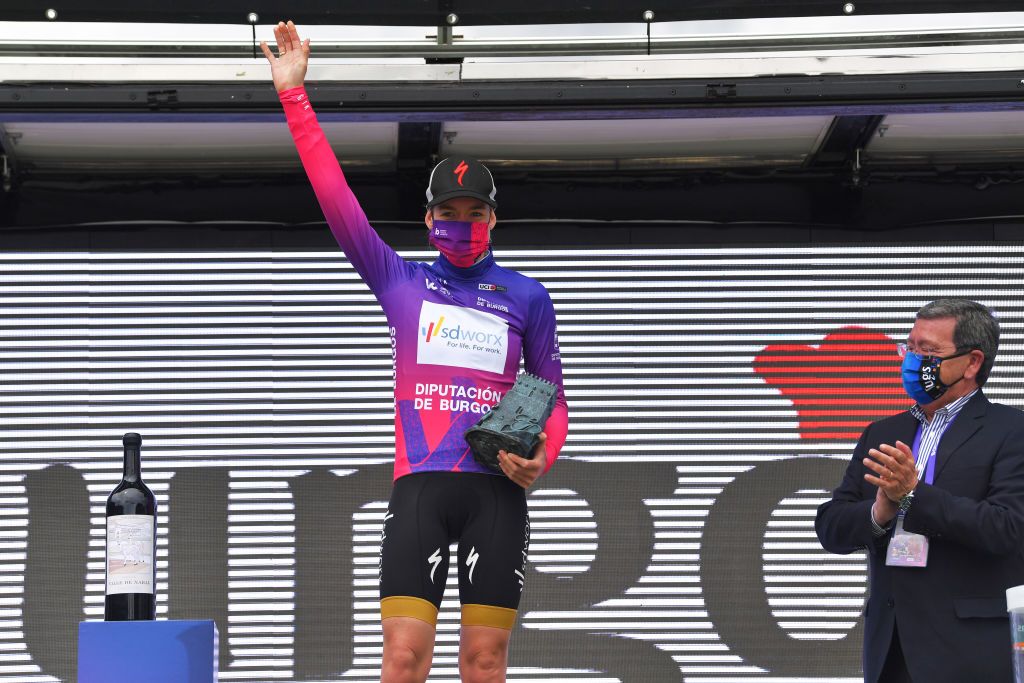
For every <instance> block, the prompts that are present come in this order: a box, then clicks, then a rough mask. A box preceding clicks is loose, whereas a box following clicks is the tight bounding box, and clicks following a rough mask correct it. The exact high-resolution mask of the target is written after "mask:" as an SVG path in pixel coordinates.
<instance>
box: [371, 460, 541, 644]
mask: <svg viewBox="0 0 1024 683" xmlns="http://www.w3.org/2000/svg"><path fill="white" fill-rule="evenodd" d="M454 541H458V543H459V546H458V548H459V549H458V553H457V555H456V557H457V558H458V563H459V568H458V569H459V601H460V602H461V603H462V624H463V625H482V626H494V627H497V628H504V629H511V628H512V626H513V624H514V623H515V619H516V609H517V608H518V607H519V595H520V593H522V590H523V581H524V573H525V571H526V550H527V546H528V545H529V543H530V521H529V517H528V515H527V511H526V491H525V490H524V489H523V488H522V487H521V486H519V485H518V484H516V483H515V482H513V481H511V480H510V479H508V478H506V477H502V476H497V475H493V474H481V473H476V472H420V473H416V474H407V475H405V476H404V477H400V478H399V479H397V480H396V481H395V485H394V488H393V489H392V490H391V500H390V502H389V503H388V510H387V513H386V514H385V516H384V530H383V533H382V536H381V552H380V602H381V618H382V619H386V618H388V617H396V616H404V617H413V618H416V619H420V620H422V621H426V622H428V623H430V624H434V625H436V624H437V611H438V609H439V608H440V606H441V597H442V595H443V594H444V587H445V581H446V580H447V578H448V556H449V550H448V546H449V545H450V544H451V543H452V542H454Z"/></svg>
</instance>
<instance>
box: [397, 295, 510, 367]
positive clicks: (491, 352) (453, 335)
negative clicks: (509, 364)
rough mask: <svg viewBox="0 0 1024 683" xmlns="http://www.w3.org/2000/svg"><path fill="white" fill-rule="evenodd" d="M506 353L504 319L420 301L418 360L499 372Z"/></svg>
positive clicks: (505, 323)
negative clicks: (421, 304)
mask: <svg viewBox="0 0 1024 683" xmlns="http://www.w3.org/2000/svg"><path fill="white" fill-rule="evenodd" d="M507 356H508V323H507V322H506V321H505V320H503V319H501V318H499V317H498V316H496V315H493V314H491V313H486V312H484V311H480V310H476V309H473V308H463V307H462V306H449V305H447V304H435V303H432V302H430V301H424V302H423V307H422V308H421V309H420V334H419V341H418V343H417V345H416V362H417V363H419V364H421V365H424V364H427V365H448V366H451V367H456V368H471V369H474V370H484V371H485V372H497V373H501V372H504V371H505V359H506V357H507Z"/></svg>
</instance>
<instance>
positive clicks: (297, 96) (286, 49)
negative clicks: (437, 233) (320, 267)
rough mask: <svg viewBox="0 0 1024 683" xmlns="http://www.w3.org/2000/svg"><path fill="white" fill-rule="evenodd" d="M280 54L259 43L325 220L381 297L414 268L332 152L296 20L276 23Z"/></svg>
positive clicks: (306, 45) (353, 264)
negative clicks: (374, 219)
mask: <svg viewBox="0 0 1024 683" xmlns="http://www.w3.org/2000/svg"><path fill="white" fill-rule="evenodd" d="M274 38H275V39H276V40H277V49H278V56H277V57H275V56H274V54H273V52H271V50H270V48H269V47H268V46H267V44H266V43H265V42H261V43H260V48H262V50H263V54H264V55H265V56H266V58H267V61H268V62H270V71H271V75H272V76H273V79H274V87H275V88H276V89H277V93H278V96H279V97H280V99H281V104H282V106H283V107H284V112H285V116H286V117H287V119H288V129H289V130H290V131H291V134H292V138H293V139H294V140H295V146H296V147H297V148H298V151H299V158H300V159H301V160H302V166H303V168H304V169H305V170H306V175H307V176H308V177H309V181H310V183H312V185H313V192H314V193H315V194H316V198H317V201H318V202H319V203H320V208H321V209H322V210H323V212H324V217H325V218H326V219H327V224H328V225H329V226H330V228H331V232H332V233H333V234H334V238H335V239H336V240H337V241H338V245H339V246H340V247H341V249H342V251H344V252H345V256H347V257H348V260H349V261H350V262H351V263H352V266H353V267H354V268H355V269H356V272H358V273H359V275H360V276H361V277H362V278H363V280H364V281H365V282H366V284H367V285H368V286H369V287H370V289H371V290H372V291H373V292H374V294H377V295H378V296H379V295H380V294H382V293H384V292H385V291H387V290H388V289H390V288H391V287H392V286H393V285H394V284H397V283H398V282H401V281H403V280H405V279H406V278H408V277H409V274H410V273H411V267H410V266H409V264H407V263H406V262H405V261H404V260H403V259H402V258H401V257H400V256H399V255H398V254H396V253H395V251H394V250H393V249H392V248H391V247H389V246H388V245H387V244H386V243H385V242H384V241H383V240H382V239H381V238H380V236H379V235H377V233H376V231H375V230H374V229H373V228H372V227H371V226H370V223H369V222H368V221H367V220H366V215H365V214H364V213H363V210H362V208H361V207H360V206H359V202H358V200H356V197H355V195H354V194H353V193H352V190H351V188H349V186H348V182H346V180H345V174H344V173H342V171H341V165H340V164H339V163H338V159H337V158H336V157H335V156H334V151H333V150H332V149H331V146H330V144H329V143H328V142H327V138H326V136H325V135H324V132H323V129H321V128H320V124H319V122H318V121H317V119H316V114H315V113H314V112H313V107H312V105H311V104H310V103H309V97H308V96H307V94H306V89H305V87H304V85H303V82H304V79H305V77H306V68H307V66H308V64H309V39H308V38H307V39H306V40H301V39H300V38H299V32H298V30H297V29H296V28H295V24H293V23H292V22H290V21H289V22H288V23H287V24H284V23H279V24H278V25H277V26H276V27H274Z"/></svg>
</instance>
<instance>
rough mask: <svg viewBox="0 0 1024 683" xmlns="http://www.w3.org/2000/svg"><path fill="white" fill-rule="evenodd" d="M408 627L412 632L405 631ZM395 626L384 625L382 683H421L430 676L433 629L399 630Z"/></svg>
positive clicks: (415, 627) (416, 627) (422, 627)
mask: <svg viewBox="0 0 1024 683" xmlns="http://www.w3.org/2000/svg"><path fill="white" fill-rule="evenodd" d="M386 621H387V622H390V621H391V620H390V619H389V620H386ZM410 625H411V626H412V628H408V626H410ZM394 626H395V624H389V623H386V624H385V627H384V653H383V657H382V659H381V681H382V682H383V683H422V682H423V681H425V680H426V678H427V674H428V673H429V672H430V662H431V659H432V655H433V646H434V642H433V627H432V626H430V627H427V625H426V624H422V626H420V625H416V624H402V625H401V626H402V628H394ZM424 627H426V628H424Z"/></svg>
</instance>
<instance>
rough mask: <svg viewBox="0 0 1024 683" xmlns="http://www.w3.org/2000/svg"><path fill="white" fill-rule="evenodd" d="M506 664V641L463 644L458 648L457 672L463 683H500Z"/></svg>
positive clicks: (503, 676) (503, 678)
mask: <svg viewBox="0 0 1024 683" xmlns="http://www.w3.org/2000/svg"><path fill="white" fill-rule="evenodd" d="M507 663H508V642H507V640H506V641H505V642H502V641H501V640H484V641H479V642H469V643H466V642H464V643H463V644H462V646H461V647H460V648H459V671H460V673H461V674H462V680H463V683H502V682H503V681H504V680H505V669H506V666H507Z"/></svg>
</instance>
